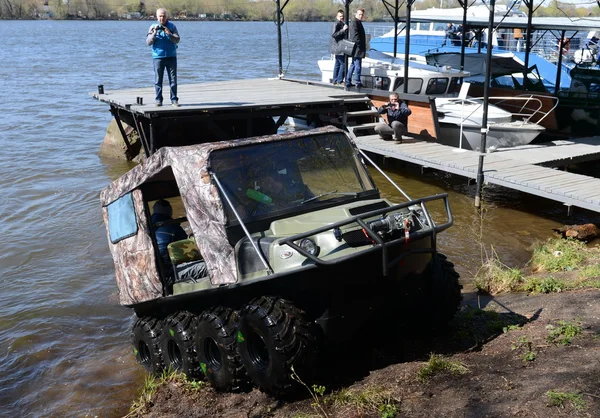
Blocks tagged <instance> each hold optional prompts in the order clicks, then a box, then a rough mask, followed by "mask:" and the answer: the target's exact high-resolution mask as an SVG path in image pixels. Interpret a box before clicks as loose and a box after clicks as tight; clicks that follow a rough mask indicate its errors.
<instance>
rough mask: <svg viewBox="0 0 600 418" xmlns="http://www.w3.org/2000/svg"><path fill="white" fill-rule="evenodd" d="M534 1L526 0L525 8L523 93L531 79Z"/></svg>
mask: <svg viewBox="0 0 600 418" xmlns="http://www.w3.org/2000/svg"><path fill="white" fill-rule="evenodd" d="M534 1H535V0H524V3H525V6H526V7H527V31H526V32H525V66H524V67H523V91H526V90H527V84H528V82H529V79H528V77H527V69H528V68H529V50H530V48H531V21H532V19H533V12H534V10H533V2H534ZM540 6H541V4H540ZM538 7H539V6H538ZM559 70H560V67H559Z"/></svg>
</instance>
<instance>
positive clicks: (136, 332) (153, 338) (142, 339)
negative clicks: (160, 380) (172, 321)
mask: <svg viewBox="0 0 600 418" xmlns="http://www.w3.org/2000/svg"><path fill="white" fill-rule="evenodd" d="M161 326H162V324H161V323H160V322H159V321H158V320H155V319H149V318H140V319H138V320H137V321H136V322H135V324H134V325H133V328H132V332H131V340H132V341H131V343H132V345H133V349H134V354H135V359H136V360H137V362H138V363H139V364H141V365H142V366H143V367H144V369H146V371H147V372H149V373H160V372H161V371H162V370H163V368H164V367H163V365H164V363H163V359H162V354H161V351H160V329H161ZM140 343H142V344H144V345H145V346H146V347H147V349H148V352H147V354H148V359H147V361H145V359H144V358H142V349H141V347H140ZM144 357H145V356H144Z"/></svg>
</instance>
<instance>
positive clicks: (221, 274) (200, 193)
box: [100, 126, 343, 304]
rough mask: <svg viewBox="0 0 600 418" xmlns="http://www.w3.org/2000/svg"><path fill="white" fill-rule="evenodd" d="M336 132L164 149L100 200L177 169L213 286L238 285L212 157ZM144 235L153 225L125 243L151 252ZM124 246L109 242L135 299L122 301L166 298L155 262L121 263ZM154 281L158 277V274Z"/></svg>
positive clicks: (105, 202) (322, 130)
mask: <svg viewBox="0 0 600 418" xmlns="http://www.w3.org/2000/svg"><path fill="white" fill-rule="evenodd" d="M334 132H343V131H341V130H340V129H337V128H335V127H332V126H328V127H324V128H318V129H314V130H311V131H298V132H292V133H288V134H281V135H279V134H278V135H268V136H262V137H254V138H246V139H238V140H231V141H222V142H212V143H206V144H199V145H191V146H185V147H163V148H161V149H159V150H158V151H157V152H156V153H155V154H153V155H152V156H150V157H148V158H147V159H146V160H145V161H144V162H143V163H142V164H140V165H138V166H136V167H134V168H133V169H131V170H130V171H129V172H127V173H126V174H124V175H123V176H121V177H120V178H119V179H117V180H115V181H114V182H112V183H111V184H110V185H108V186H107V187H106V188H104V189H103V190H102V192H101V193H100V200H101V202H102V206H103V207H105V206H107V205H109V204H110V203H112V202H114V201H115V200H116V199H118V198H119V197H121V196H123V195H124V194H126V193H128V192H130V191H132V190H134V189H136V188H137V187H139V186H140V185H141V184H143V183H145V182H148V181H152V179H153V177H154V176H157V175H158V174H159V173H160V174H161V176H164V174H165V173H164V172H163V170H165V169H166V168H168V167H171V170H172V173H173V177H174V178H175V181H176V182H177V185H178V187H179V191H180V194H181V199H182V201H183V204H184V207H185V210H186V215H187V218H188V221H189V223H190V226H191V228H192V230H193V232H194V236H195V237H196V243H197V245H198V248H199V250H200V253H201V254H202V256H203V257H204V260H205V261H206V265H207V267H208V274H209V277H210V281H211V283H212V284H213V285H222V284H231V283H236V282H237V265H236V260H235V254H234V249H233V247H232V246H231V245H230V244H229V241H228V239H227V235H226V231H225V224H226V220H227V218H226V215H225V211H224V208H223V205H224V204H226V203H225V202H222V201H221V198H220V195H219V192H218V189H217V187H216V185H215V183H214V182H213V181H212V180H211V177H210V174H209V167H208V164H209V156H210V153H211V152H212V151H214V150H218V149H225V148H232V147H241V146H245V145H250V144H256V143H260V142H274V141H281V140H286V139H290V138H297V137H302V136H306V135H307V134H311V135H315V134H321V133H334ZM161 172H163V173H161ZM167 172H168V170H167ZM136 212H137V215H138V217H139V218H141V219H145V215H144V211H143V209H142V208H141V207H138V206H137V205H136ZM105 218H106V215H105ZM105 221H106V219H105ZM144 231H147V226H144V227H140V229H139V232H138V235H143V238H144V240H143V242H141V241H142V240H141V237H132V238H127V239H125V240H124V241H123V242H125V244H123V245H127V246H128V248H130V249H131V250H133V249H135V248H136V247H137V242H138V241H140V244H142V243H143V244H144V249H145V250H147V245H149V243H148V242H146V241H145V239H146V234H145V233H144ZM148 239H149V237H148ZM119 244H121V242H119V243H117V244H116V245H115V244H112V243H110V240H109V246H110V247H111V252H112V254H113V258H115V267H116V269H117V270H118V271H119V272H118V273H117V282H119V283H118V286H119V288H120V289H122V290H124V289H125V288H127V289H128V291H127V295H129V296H131V297H125V298H124V297H123V295H122V297H121V303H123V304H133V303H139V302H143V301H146V300H150V299H153V298H157V297H160V296H162V295H160V294H159V293H158V292H155V286H156V283H155V282H154V281H152V282H151V283H150V282H147V281H146V280H147V278H146V275H147V274H148V273H147V272H146V271H145V270H147V269H149V268H150V269H151V270H153V271H154V270H156V267H155V266H154V263H150V264H152V265H151V266H150V265H149V264H148V260H147V259H146V258H145V257H143V258H140V259H139V260H138V259H135V258H127V259H126V260H121V261H122V262H119V263H117V261H116V260H117V259H121V258H122V256H121V255H120V252H121V250H120V249H115V248H113V247H115V246H119ZM125 270H127V272H125ZM126 276H127V277H139V278H140V280H138V281H135V280H133V281H121V280H123V279H122V278H123V277H126ZM152 277H153V278H154V275H152ZM153 280H154V279H153ZM135 288H142V289H144V291H143V292H142V291H141V290H136V291H134V289H135Z"/></svg>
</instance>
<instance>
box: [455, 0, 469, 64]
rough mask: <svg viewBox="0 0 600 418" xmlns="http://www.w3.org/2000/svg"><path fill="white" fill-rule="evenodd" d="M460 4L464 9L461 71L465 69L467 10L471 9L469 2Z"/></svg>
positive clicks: (460, 0) (461, 37) (460, 2)
mask: <svg viewBox="0 0 600 418" xmlns="http://www.w3.org/2000/svg"><path fill="white" fill-rule="evenodd" d="M458 4H460V7H462V8H463V20H462V25H463V30H462V33H461V34H460V69H461V71H462V70H464V69H465V35H466V33H465V32H466V30H465V29H466V27H467V9H468V8H469V3H468V1H465V0H458Z"/></svg>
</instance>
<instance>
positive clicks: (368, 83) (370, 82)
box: [361, 76, 390, 91]
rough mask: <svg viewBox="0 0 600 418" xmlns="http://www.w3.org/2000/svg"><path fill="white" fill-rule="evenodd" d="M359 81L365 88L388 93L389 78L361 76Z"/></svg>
mask: <svg viewBox="0 0 600 418" xmlns="http://www.w3.org/2000/svg"><path fill="white" fill-rule="evenodd" d="M361 79H362V82H363V84H364V86H365V87H367V88H370V89H376V90H385V91H388V90H389V89H390V78H389V77H371V76H362V77H361Z"/></svg>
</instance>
